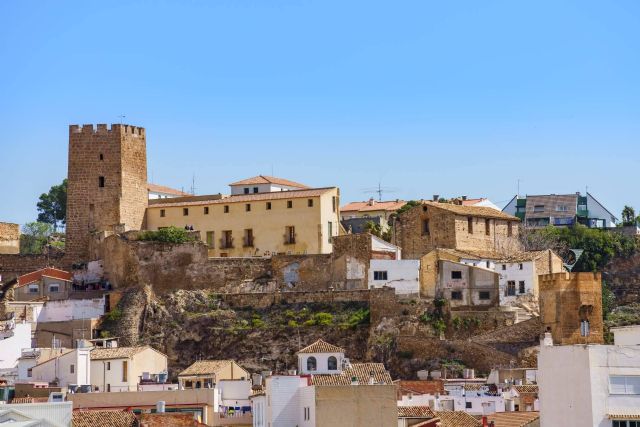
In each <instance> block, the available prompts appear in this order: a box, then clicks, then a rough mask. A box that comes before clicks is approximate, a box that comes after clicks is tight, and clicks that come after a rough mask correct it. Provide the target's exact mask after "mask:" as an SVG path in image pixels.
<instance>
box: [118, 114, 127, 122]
mask: <svg viewBox="0 0 640 427" xmlns="http://www.w3.org/2000/svg"><path fill="white" fill-rule="evenodd" d="M126 117H127V116H125V115H124V114H120V115H119V116H118V118H119V119H120V124H122V120H124V119H125V118H126Z"/></svg>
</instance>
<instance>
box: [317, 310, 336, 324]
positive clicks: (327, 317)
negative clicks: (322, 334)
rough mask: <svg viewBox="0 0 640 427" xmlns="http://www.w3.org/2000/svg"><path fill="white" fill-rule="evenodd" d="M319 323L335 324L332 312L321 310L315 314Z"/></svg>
mask: <svg viewBox="0 0 640 427" xmlns="http://www.w3.org/2000/svg"><path fill="white" fill-rule="evenodd" d="M313 319H314V320H315V322H316V324H317V325H321V326H329V325H332V324H333V315H332V314H331V313H325V312H320V313H316V314H315V315H314V316H313Z"/></svg>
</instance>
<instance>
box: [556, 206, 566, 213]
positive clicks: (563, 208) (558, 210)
mask: <svg viewBox="0 0 640 427" xmlns="http://www.w3.org/2000/svg"><path fill="white" fill-rule="evenodd" d="M568 210H569V208H568V207H567V205H556V212H567V211H568Z"/></svg>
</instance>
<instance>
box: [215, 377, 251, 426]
mask: <svg viewBox="0 0 640 427" xmlns="http://www.w3.org/2000/svg"><path fill="white" fill-rule="evenodd" d="M216 391H217V393H218V402H219V406H218V409H217V411H218V412H220V413H223V414H225V416H227V417H229V416H231V414H233V415H241V414H245V413H250V412H251V395H252V392H251V380H250V379H249V378H247V379H237V380H218V382H217V383H216ZM231 408H233V409H231Z"/></svg>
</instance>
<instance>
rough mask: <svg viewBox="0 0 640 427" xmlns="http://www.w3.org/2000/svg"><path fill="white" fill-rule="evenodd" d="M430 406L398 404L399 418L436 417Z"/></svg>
mask: <svg viewBox="0 0 640 427" xmlns="http://www.w3.org/2000/svg"><path fill="white" fill-rule="evenodd" d="M435 416H436V414H434V413H433V411H432V410H431V408H429V407H428V406H398V418H435Z"/></svg>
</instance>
